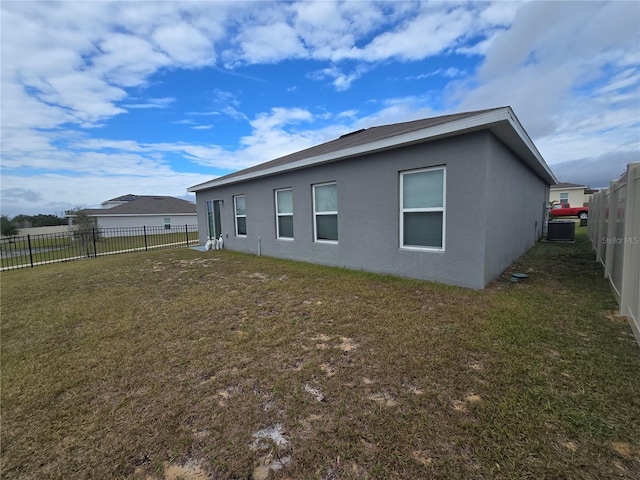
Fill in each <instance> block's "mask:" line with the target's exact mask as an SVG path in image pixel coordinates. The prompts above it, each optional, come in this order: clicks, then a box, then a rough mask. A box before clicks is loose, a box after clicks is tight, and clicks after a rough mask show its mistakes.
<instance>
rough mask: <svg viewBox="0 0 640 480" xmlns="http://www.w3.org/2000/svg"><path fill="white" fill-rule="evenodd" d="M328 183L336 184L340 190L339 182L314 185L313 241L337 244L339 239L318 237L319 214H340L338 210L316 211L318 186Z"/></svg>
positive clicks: (329, 183) (327, 183)
mask: <svg viewBox="0 0 640 480" xmlns="http://www.w3.org/2000/svg"><path fill="white" fill-rule="evenodd" d="M327 185H335V186H336V192H337V190H338V182H335V181H333V182H325V183H316V184H314V185H312V187H313V188H312V189H311V191H312V193H313V241H314V242H316V243H332V244H334V245H335V244H337V243H338V240H325V239H322V238H321V239H318V227H317V222H316V217H317V216H318V215H336V216H337V215H338V211H337V210H336V211H326V212H317V211H316V187H324V186H327ZM338 235H339V234H338Z"/></svg>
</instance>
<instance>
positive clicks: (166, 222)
mask: <svg viewBox="0 0 640 480" xmlns="http://www.w3.org/2000/svg"><path fill="white" fill-rule="evenodd" d="M167 220H169V221H167ZM162 221H163V225H164V229H165V230H171V217H163V219H162Z"/></svg>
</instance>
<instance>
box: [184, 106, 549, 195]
mask: <svg viewBox="0 0 640 480" xmlns="http://www.w3.org/2000/svg"><path fill="white" fill-rule="evenodd" d="M479 130H491V132H492V133H493V134H494V135H496V136H497V137H498V138H499V139H500V140H501V141H502V142H504V143H505V144H506V145H507V146H508V147H509V148H511V149H512V150H513V151H514V152H515V153H516V154H517V155H518V156H519V157H520V158H521V159H522V160H523V161H524V162H525V163H526V164H527V165H529V167H530V168H532V170H533V171H534V172H536V173H537V174H538V175H539V176H540V177H541V178H543V179H544V180H545V181H547V182H548V183H549V184H555V183H557V180H556V178H555V176H554V175H553V173H552V172H551V170H550V169H549V167H548V166H547V164H546V163H545V161H544V159H543V158H542V156H541V155H540V152H538V150H537V149H536V147H535V145H534V144H533V141H531V139H530V138H529V136H528V135H527V133H526V132H525V130H524V128H522V125H521V124H520V122H519V121H518V119H517V118H516V116H515V114H514V113H513V111H512V110H511V108H510V107H499V108H492V109H487V110H478V111H473V112H464V113H456V114H451V115H443V116H440V117H433V118H425V119H422V120H414V121H411V122H403V123H395V124H391V125H382V126H378V127H371V128H368V129H364V130H359V131H356V132H352V133H350V134H346V135H342V136H341V137H340V138H337V139H335V140H331V141H329V142H326V143H323V144H320V145H316V146H314V147H311V148H307V149H305V150H301V151H299V152H294V153H292V154H289V155H285V156H283V157H280V158H277V159H275V160H271V161H268V162H265V163H261V164H259V165H255V166H252V167H249V168H245V169H243V170H239V171H237V172H234V173H230V174H228V175H225V176H223V177H219V178H215V179H213V180H210V181H208V182H205V183H201V184H199V185H194V186H192V187H190V188H188V189H187V191H189V192H198V191H201V190H206V189H209V188H214V187H218V186H222V185H228V184H231V183H236V182H241V181H245V180H250V179H254V178H259V177H263V176H268V175H275V174H277V173H282V172H286V171H291V170H297V169H300V168H305V167H309V166H313V165H319V164H322V163H328V162H334V161H339V160H345V159H347V158H354V157H357V156H361V155H366V154H369V153H373V152H377V151H382V150H389V149H393V148H400V147H403V146H407V145H412V144H417V143H424V142H429V141H433V140H437V139H440V138H445V137H451V136H456V135H462V134H465V133H470V132H473V131H479Z"/></svg>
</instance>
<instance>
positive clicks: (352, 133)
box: [338, 128, 366, 139]
mask: <svg viewBox="0 0 640 480" xmlns="http://www.w3.org/2000/svg"><path fill="white" fill-rule="evenodd" d="M365 130H366V128H361V129H360V130H356V131H355V132H349V133H345V134H344V135H340V137H338V138H339V139H340V138H344V137H349V136H351V135H355V134H357V133H360V132H364V131H365Z"/></svg>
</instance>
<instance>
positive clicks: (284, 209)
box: [276, 188, 293, 240]
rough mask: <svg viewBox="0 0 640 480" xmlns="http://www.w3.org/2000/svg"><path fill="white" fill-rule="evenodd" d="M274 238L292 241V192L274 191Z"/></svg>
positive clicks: (288, 190) (287, 190)
mask: <svg viewBox="0 0 640 480" xmlns="http://www.w3.org/2000/svg"><path fill="white" fill-rule="evenodd" d="M276 237H277V238H280V239H287V240H291V239H293V191H292V190H291V189H290V188H283V189H282V190H276Z"/></svg>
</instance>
